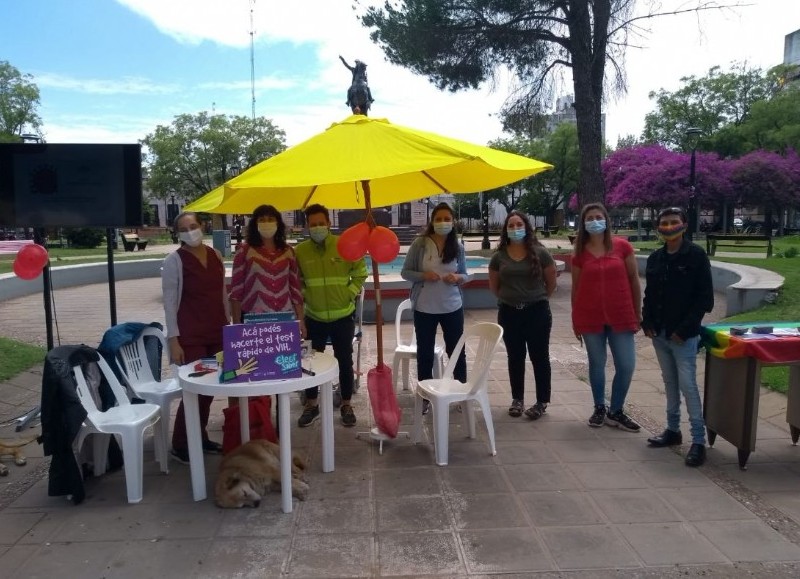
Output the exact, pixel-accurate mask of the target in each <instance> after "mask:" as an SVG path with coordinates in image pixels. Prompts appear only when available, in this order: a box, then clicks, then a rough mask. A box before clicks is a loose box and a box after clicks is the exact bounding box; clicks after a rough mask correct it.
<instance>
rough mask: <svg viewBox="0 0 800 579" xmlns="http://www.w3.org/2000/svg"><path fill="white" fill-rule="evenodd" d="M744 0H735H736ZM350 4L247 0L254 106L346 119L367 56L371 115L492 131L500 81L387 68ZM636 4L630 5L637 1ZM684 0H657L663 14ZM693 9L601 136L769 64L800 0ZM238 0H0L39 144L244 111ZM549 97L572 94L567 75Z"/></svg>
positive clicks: (611, 109) (647, 64)
mask: <svg viewBox="0 0 800 579" xmlns="http://www.w3.org/2000/svg"><path fill="white" fill-rule="evenodd" d="M743 1H744V2H747V0H743ZM352 3H353V0H291V1H284V2H276V1H274V0H269V1H267V0H256V1H255V3H254V6H255V8H254V10H253V15H254V25H253V27H252V30H254V40H255V51H254V54H255V58H254V64H255V76H256V83H255V84H256V114H257V115H259V116H266V117H268V118H271V119H272V120H273V121H274V122H275V123H276V124H277V125H278V126H279V127H281V128H282V129H284V130H285V131H286V133H287V142H288V143H289V144H296V143H298V142H300V141H302V140H304V139H306V138H308V137H310V136H311V135H313V134H315V133H317V132H319V131H321V130H323V129H324V128H326V127H327V126H328V125H330V123H331V122H334V121H337V120H340V119H342V118H344V117H346V116H347V115H348V114H349V109H348V108H347V106H346V105H345V102H344V101H345V93H346V90H347V87H348V86H349V83H350V72H349V71H348V70H347V69H345V68H344V66H343V65H342V63H341V62H340V61H339V60H338V55H339V54H341V55H342V56H344V57H345V58H346V59H347V60H348V61H349V62H350V63H351V64H352V63H353V61H354V60H355V59H356V58H358V59H360V60H362V61H364V62H366V63H367V64H368V76H369V83H370V87H371V88H372V93H373V96H374V97H375V100H376V102H375V103H374V105H373V109H372V111H371V113H370V114H371V115H372V116H376V117H386V118H388V119H390V120H392V121H393V122H395V123H399V124H404V125H408V126H412V127H417V128H421V129H425V130H429V131H433V132H438V133H442V134H446V135H449V136H453V137H457V138H461V139H465V140H468V141H473V142H477V143H485V142H487V141H489V140H491V139H494V138H497V137H500V136H501V134H502V131H501V127H500V123H499V121H498V119H497V116H496V113H497V111H498V110H499V108H500V106H501V104H502V102H503V101H504V100H505V98H506V92H507V85H506V84H505V83H504V82H502V81H501V82H500V83H499V84H498V86H496V87H495V90H490V87H484V88H482V89H481V90H477V91H468V92H462V93H458V94H451V93H447V92H445V93H442V92H439V91H437V90H436V89H435V88H434V87H433V86H432V85H431V84H430V83H429V82H428V81H427V80H426V79H425V78H422V77H417V76H414V75H413V74H412V73H410V72H408V71H407V70H405V69H402V68H398V67H395V66H392V65H390V64H388V63H387V62H386V61H385V60H384V57H383V54H382V52H381V50H380V49H379V48H378V47H377V46H375V45H374V44H372V42H371V41H370V39H369V35H368V31H367V30H366V29H365V28H363V27H362V26H361V25H360V24H359V23H358V21H357V20H356V18H355V13H354V11H353V10H352ZM640 3H642V2H640ZM688 4H689V2H682V1H672V0H664V1H663V2H662V5H663V6H664V8H665V9H669V8H676V7H680V6H686V5H688ZM748 4H750V5H749V6H745V7H741V8H737V9H735V10H723V11H714V12H709V13H705V14H703V15H701V16H699V17H698V16H694V15H684V16H679V17H664V18H661V19H658V20H656V21H651V22H650V23H649V24H645V25H644V26H646V27H648V28H649V31H645V32H644V33H643V35H642V36H641V37H640V38H637V39H634V42H635V43H636V44H638V45H640V46H641V48H635V49H634V48H631V49H629V51H628V56H627V66H626V70H627V77H628V87H629V88H628V92H627V94H626V95H622V96H620V97H617V99H616V100H614V99H613V98H612V99H609V102H608V103H607V104H606V113H607V120H606V127H607V129H606V138H607V140H608V142H609V144H611V145H614V144H616V141H617V137H618V136H624V135H627V134H636V135H638V134H640V133H641V131H642V127H643V123H644V115H645V114H646V113H647V112H649V111H650V110H651V109H652V104H651V101H649V99H648V97H647V95H648V93H649V92H650V91H653V90H658V89H659V88H665V89H667V90H675V89H677V88H678V87H679V79H680V77H682V76H686V75H692V74H693V75H698V76H702V75H705V74H706V72H707V71H708V69H709V68H710V67H711V66H714V65H716V64H719V65H722V66H723V67H724V68H727V67H728V66H729V64H730V63H731V62H732V61H747V62H748V63H749V64H751V65H753V66H760V67H762V68H768V67H771V66H774V65H776V64H779V63H781V62H782V60H783V47H784V36H785V35H786V34H788V33H790V32H792V31H794V30H797V29H800V0H750V1H749V2H748ZM251 5H252V4H251V2H249V1H248V0H115V1H111V0H81V1H74V0H26V1H20V0H0V13H1V14H3V23H2V33H0V59H2V60H8V61H9V62H11V64H12V65H14V66H16V67H17V68H18V69H20V71H22V72H24V73H30V74H32V75H33V76H34V81H35V82H36V84H37V85H38V86H39V88H40V90H41V97H42V98H41V101H42V106H41V116H42V119H43V121H44V127H43V129H44V132H45V137H46V139H47V140H48V141H49V142H108V143H121V142H136V141H138V140H139V139H141V138H143V137H144V136H145V135H146V134H148V133H150V132H152V131H153V130H154V129H155V127H156V126H157V125H158V124H169V123H170V122H171V121H172V119H173V117H174V116H175V115H177V114H181V113H197V112H199V111H203V110H206V111H209V112H211V111H212V110H213V111H214V112H216V113H225V114H239V115H248V116H249V115H250V112H251V81H250V64H251V62H250V31H251V25H250V8H251ZM557 86H558V87H559V93H561V94H570V93H572V85H571V78H570V77H569V76H568V73H564V75H563V76H562V77H561V78H560V79H559V80H558V81H557Z"/></svg>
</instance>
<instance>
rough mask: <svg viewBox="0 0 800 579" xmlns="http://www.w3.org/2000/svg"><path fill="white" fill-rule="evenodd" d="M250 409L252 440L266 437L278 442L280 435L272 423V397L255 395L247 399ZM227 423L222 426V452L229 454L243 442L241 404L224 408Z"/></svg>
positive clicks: (265, 438)
mask: <svg viewBox="0 0 800 579" xmlns="http://www.w3.org/2000/svg"><path fill="white" fill-rule="evenodd" d="M247 404H248V407H249V410H250V440H258V439H264V440H269V441H270V442H275V443H277V442H278V435H277V433H276V432H275V427H274V426H273V424H272V412H271V410H272V397H271V396H254V397H253V398H250V399H249V400H248V401H247ZM222 413H223V414H224V415H225V424H223V426H222V453H223V454H228V453H229V452H230V451H232V450H233V449H235V448H237V447H239V446H241V444H242V429H241V420H240V418H239V405H238V404H237V405H236V406H229V407H228V408H224V409H223V410H222Z"/></svg>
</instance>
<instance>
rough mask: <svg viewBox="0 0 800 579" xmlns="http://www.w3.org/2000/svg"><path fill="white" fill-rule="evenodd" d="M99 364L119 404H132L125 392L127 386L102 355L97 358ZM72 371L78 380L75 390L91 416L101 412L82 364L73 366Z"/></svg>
mask: <svg viewBox="0 0 800 579" xmlns="http://www.w3.org/2000/svg"><path fill="white" fill-rule="evenodd" d="M97 365H98V367H99V368H100V372H101V373H102V374H103V376H105V379H106V381H107V382H108V385H109V386H111V391H112V392H113V393H114V398H115V399H116V401H117V406H127V405H128V404H130V400H128V395H127V394H126V393H125V388H124V387H123V386H122V384H120V383H119V380H117V377H116V375H115V374H114V371H113V370H112V369H111V367H110V366H109V365H108V363H107V362H106V361H105V360H104V359H103V357H102V356H100V357H99V359H98V360H97ZM72 373H73V375H74V376H75V381H76V382H77V388H76V389H75V390H76V392H77V393H78V398H79V399H80V401H81V404H82V405H83V407H84V408H85V409H86V412H88V413H89V416H90V417H91V415H92V414H95V413H98V412H100V409H99V408H97V405H96V404H95V402H94V398H92V392H91V389H90V386H89V384H87V383H86V377H85V376H84V373H83V368H81V366H80V365H78V366H73V367H72Z"/></svg>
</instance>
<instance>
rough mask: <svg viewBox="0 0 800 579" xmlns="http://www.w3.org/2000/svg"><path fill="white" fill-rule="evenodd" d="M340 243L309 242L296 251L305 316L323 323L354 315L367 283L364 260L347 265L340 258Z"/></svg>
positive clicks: (332, 240) (328, 239)
mask: <svg viewBox="0 0 800 579" xmlns="http://www.w3.org/2000/svg"><path fill="white" fill-rule="evenodd" d="M338 239H339V236H338V235H328V237H326V238H325V242H324V243H323V244H319V243H316V242H315V241H312V240H311V239H307V240H306V241H303V242H301V243H298V244H297V246H296V247H295V248H294V252H295V256H296V257H297V265H298V266H299V267H300V278H301V280H302V282H303V298H304V300H305V314H306V315H307V316H308V317H309V318H311V319H314V320H317V321H320V322H333V321H336V320H340V319H342V318H344V317H345V316H349V315H351V314H352V313H353V311H354V310H355V299H356V297H357V296H358V294H359V293H360V292H361V286H363V285H364V281H365V280H366V279H367V265H366V263H365V262H364V260H363V259H359V260H358V261H347V260H345V259H343V258H342V257H340V256H339V252H338V251H337V250H336V242H337V240H338Z"/></svg>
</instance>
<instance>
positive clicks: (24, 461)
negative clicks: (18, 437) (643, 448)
mask: <svg viewBox="0 0 800 579" xmlns="http://www.w3.org/2000/svg"><path fill="white" fill-rule="evenodd" d="M14 464H16V465H17V466H25V465H26V464H28V460H27V459H26V458H25V457H24V456H18V457H16V458H15V459H14Z"/></svg>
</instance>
